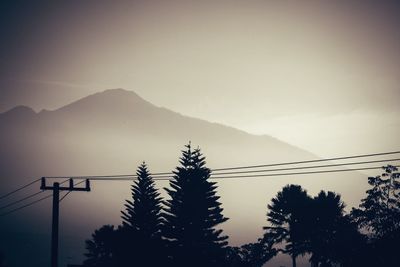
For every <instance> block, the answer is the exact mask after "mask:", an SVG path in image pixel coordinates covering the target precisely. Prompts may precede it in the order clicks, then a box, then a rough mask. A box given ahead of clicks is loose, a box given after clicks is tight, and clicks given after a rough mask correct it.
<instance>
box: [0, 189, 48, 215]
mask: <svg viewBox="0 0 400 267" xmlns="http://www.w3.org/2000/svg"><path fill="white" fill-rule="evenodd" d="M52 196H53V194H51V195H48V196H45V197H42V198H40V199H38V200H35V201H33V202H31V203H28V204H26V205H24V206H21V207H18V208H15V209H13V210H10V211H8V212H5V213H2V214H0V217H3V216H6V215H8V214H11V213H14V212H16V211H19V210H21V209H23V208H26V207H29V206H32V205H34V204H36V203H38V202H40V201H43V200H45V199H47V198H50V197H52Z"/></svg>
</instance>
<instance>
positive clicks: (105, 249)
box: [83, 225, 115, 267]
mask: <svg viewBox="0 0 400 267" xmlns="http://www.w3.org/2000/svg"><path fill="white" fill-rule="evenodd" d="M114 242H115V231H114V226H112V225H104V226H102V227H101V228H100V229H98V230H95V231H94V233H93V234H92V239H91V240H86V249H87V251H88V252H87V253H85V256H86V257H87V259H86V260H85V261H84V262H83V264H84V266H88V267H111V266H115V265H114V253H113V250H114Z"/></svg>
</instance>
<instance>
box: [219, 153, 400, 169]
mask: <svg viewBox="0 0 400 267" xmlns="http://www.w3.org/2000/svg"><path fill="white" fill-rule="evenodd" d="M393 154H400V151H392V152H382V153H374V154H363V155H354V156H345V157H336V158H326V159H314V160H303V161H292V162H283V163H272V164H262V165H253V166H240V167H229V168H219V169H213V171H222V170H224V171H225V170H237V169H251V168H261V167H274V166H282V165H294V164H304V163H314V162H323V161H333V160H346V159H355V158H367V157H375V156H384V155H393Z"/></svg>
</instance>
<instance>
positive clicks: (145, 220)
mask: <svg viewBox="0 0 400 267" xmlns="http://www.w3.org/2000/svg"><path fill="white" fill-rule="evenodd" d="M136 175H137V180H136V181H135V183H134V184H133V185H132V189H131V190H132V199H133V201H130V200H126V204H125V208H126V210H125V211H122V216H121V217H122V220H123V226H122V227H120V229H119V230H118V233H119V235H118V236H119V238H118V240H119V244H118V252H117V253H118V258H119V259H118V260H119V262H121V263H120V265H125V263H124V262H129V261H134V262H135V266H158V265H159V264H161V263H162V261H163V260H164V257H163V251H164V249H163V244H162V237H161V227H162V222H163V219H162V215H161V203H162V200H161V197H160V194H159V193H158V192H157V189H156V188H155V184H154V181H153V179H152V177H151V176H150V173H149V171H148V169H147V166H146V164H145V163H144V162H143V163H142V164H141V165H140V166H139V167H138V169H137V172H136ZM133 255H134V257H133ZM131 264H132V263H131Z"/></svg>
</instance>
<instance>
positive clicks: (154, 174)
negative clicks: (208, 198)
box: [46, 151, 400, 179]
mask: <svg viewBox="0 0 400 267" xmlns="http://www.w3.org/2000/svg"><path fill="white" fill-rule="evenodd" d="M393 154H400V151H391V152H382V153H373V154H362V155H353V156H344V157H334V158H325V159H315V160H303V161H291V162H281V163H272V164H261V165H249V166H239V167H227V168H216V169H211V171H212V172H218V171H223V170H240V169H254V168H261V167H274V166H285V165H297V164H308V163H316V162H324V161H335V160H347V159H355V158H365V157H376V156H384V155H393ZM394 160H397V159H392V160H381V161H373V162H386V161H394ZM365 163H367V162H365ZM369 163H372V161H371V162H369ZM342 164H345V163H342ZM346 164H347V165H353V164H361V163H346ZM332 165H333V164H332ZM334 166H346V165H334ZM324 167H325V166H324ZM297 168H298V169H300V168H304V169H307V168H310V167H307V166H304V167H297ZM312 168H317V167H312ZM248 172H258V171H256V170H252V171H248ZM260 172H261V171H260ZM171 174H173V173H172V172H157V173H151V175H152V176H153V177H164V175H171ZM214 175H219V174H217V173H214ZM67 177H68V178H73V179H88V178H113V177H116V178H123V177H136V175H135V174H117V175H87V176H85V175H80V176H46V178H52V179H61V178H67ZM165 177H167V176H165Z"/></svg>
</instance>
